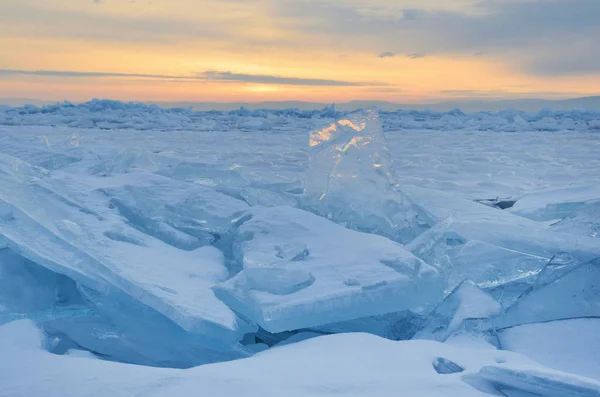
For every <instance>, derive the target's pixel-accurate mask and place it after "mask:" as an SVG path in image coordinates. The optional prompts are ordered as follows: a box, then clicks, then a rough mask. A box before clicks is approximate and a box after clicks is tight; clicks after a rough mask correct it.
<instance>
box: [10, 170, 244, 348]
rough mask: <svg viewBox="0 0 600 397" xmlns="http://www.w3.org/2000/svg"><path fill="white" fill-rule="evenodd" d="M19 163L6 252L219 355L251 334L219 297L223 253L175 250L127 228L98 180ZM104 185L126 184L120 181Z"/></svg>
mask: <svg viewBox="0 0 600 397" xmlns="http://www.w3.org/2000/svg"><path fill="white" fill-rule="evenodd" d="M14 164H19V167H15V166H14V165H10V164H9V165H8V166H4V167H0V185H1V186H2V188H3V189H2V191H0V204H1V205H0V207H1V208H2V211H1V213H2V217H1V218H0V246H7V247H8V248H10V249H11V250H12V251H13V252H15V253H17V254H19V255H20V256H22V257H24V258H26V259H28V260H30V261H32V262H35V263H36V264H38V265H40V266H43V267H46V268H48V269H49V270H52V271H53V272H55V273H58V274H63V275H65V276H66V277H68V278H69V279H71V280H73V281H75V282H76V283H77V284H78V285H81V286H84V287H87V288H89V289H90V290H92V291H96V292H98V293H99V294H100V295H102V296H109V297H118V296H119V294H124V296H126V297H130V298H131V299H133V302H135V304H137V305H140V308H142V307H143V306H147V307H149V308H151V309H152V310H155V311H156V312H158V313H160V314H161V315H162V316H164V317H166V318H168V319H169V320H170V321H172V322H174V323H175V324H177V326H179V327H181V328H182V329H184V330H186V331H187V332H190V333H193V334H199V335H202V336H203V338H204V343H205V344H207V345H210V346H211V348H213V347H214V348H219V347H222V348H223V349H225V350H228V349H230V348H231V347H232V346H233V345H234V344H235V343H236V342H237V340H239V338H240V336H241V335H242V334H243V333H245V332H246V331H247V330H248V329H250V328H249V327H248V326H247V324H246V323H245V322H244V321H242V320H240V319H238V318H237V316H236V315H235V314H234V313H233V312H232V311H231V310H230V309H229V308H228V307H227V306H226V305H225V304H223V303H222V302H220V301H219V300H218V299H217V298H216V297H215V295H214V293H213V291H212V290H211V287H212V285H214V283H216V282H219V281H223V280H225V279H226V278H227V277H228V275H229V272H228V269H227V267H226V266H225V259H224V256H223V253H222V252H220V251H219V250H218V249H217V248H215V247H212V246H207V247H202V248H200V249H195V250H191V251H183V250H179V249H176V248H174V247H171V246H169V245H167V244H165V243H164V242H163V241H161V240H158V239H155V238H153V237H151V236H148V235H147V234H144V233H141V232H139V231H138V230H136V229H135V228H134V227H132V226H131V225H130V224H128V223H126V222H124V221H123V219H122V218H121V217H120V216H119V214H118V213H117V212H116V211H115V210H113V209H110V208H109V205H108V201H109V198H108V197H107V196H106V195H104V194H101V193H99V191H98V190H97V188H98V186H99V184H98V181H94V184H92V185H88V182H89V181H88V180H87V179H85V178H82V179H80V178H75V179H73V178H74V177H71V176H67V175H64V174H63V175H53V176H52V177H48V176H45V175H46V174H43V173H42V174H40V173H39V172H37V171H36V169H35V168H34V167H30V166H27V165H23V164H21V163H18V162H15V163H14ZM129 175H130V176H131V175H133V174H129ZM131 178H138V179H142V178H140V176H139V175H133V176H131ZM102 181H104V183H105V184H107V185H109V184H117V185H118V184H119V183H120V182H119V180H118V178H117V180H116V181H115V180H111V179H110V178H103V179H102ZM100 186H101V185H100ZM105 186H106V185H105ZM216 201H217V202H218V199H217V200H216ZM40 203H43V205H40ZM188 204H190V205H189V206H190V207H192V208H193V203H188ZM111 232H112V233H111ZM123 236H125V237H126V238H122V237H123ZM96 303H97V302H96ZM140 308H139V309H140ZM115 310H116V311H118V310H119V308H118V305H117V306H115ZM132 312H136V310H135V309H134V310H132ZM138 312H141V310H138ZM104 314H105V315H107V316H109V317H110V316H111V315H115V314H116V313H114V312H111V311H110V310H109V311H108V312H107V313H104Z"/></svg>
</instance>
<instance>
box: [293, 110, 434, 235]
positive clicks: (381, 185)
mask: <svg viewBox="0 0 600 397" xmlns="http://www.w3.org/2000/svg"><path fill="white" fill-rule="evenodd" d="M309 145H310V148H309V153H310V164H309V169H308V173H307V174H306V179H305V185H304V188H305V193H306V196H307V199H308V202H307V203H306V206H307V208H309V209H310V210H311V211H313V212H315V213H317V214H319V215H321V216H325V217H327V218H329V219H331V220H333V221H335V222H337V223H342V224H344V225H346V226H348V227H351V228H354V229H357V230H360V231H363V232H368V233H374V234H380V235H383V236H386V237H389V238H391V239H392V240H395V241H399V242H402V243H406V242H408V241H410V240H412V239H413V238H415V237H416V236H418V235H419V234H420V233H421V232H422V231H423V230H425V229H427V228H428V227H429V226H430V224H431V222H430V219H428V218H427V217H426V216H425V215H424V214H423V213H421V212H420V211H419V209H418V207H416V206H415V205H414V204H413V203H412V201H411V200H410V199H409V198H408V197H407V196H406V195H405V194H404V193H402V191H400V190H399V189H398V188H397V186H396V183H397V180H396V176H395V172H394V167H393V164H392V160H391V157H390V153H389V150H388V148H387V143H386V139H385V136H384V133H383V129H382V127H381V121H380V119H379V114H378V111H377V110H376V109H368V110H361V111H356V112H353V113H350V114H348V115H347V116H346V117H343V118H340V119H337V120H336V121H334V122H332V123H329V124H328V125H327V126H324V127H322V128H319V129H316V130H314V131H312V132H311V134H310V141H309Z"/></svg>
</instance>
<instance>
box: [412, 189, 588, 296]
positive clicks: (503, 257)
mask: <svg viewBox="0 0 600 397" xmlns="http://www.w3.org/2000/svg"><path fill="white" fill-rule="evenodd" d="M404 190H405V191H406V193H407V194H408V195H409V196H410V197H411V198H412V199H413V201H415V202H417V203H418V204H419V206H420V207H422V208H423V210H424V211H426V212H427V213H428V214H429V215H430V216H431V217H432V218H434V219H435V220H436V221H437V222H439V223H438V224H437V225H436V226H434V227H433V228H431V229H430V230H428V231H426V232H425V233H423V234H422V235H421V236H419V237H418V238H417V239H415V240H414V241H412V242H411V243H410V244H409V245H408V246H407V248H408V249H409V250H410V251H411V252H413V253H414V254H415V255H417V256H419V257H420V258H422V259H424V260H425V261H428V262H429V263H431V264H432V265H437V266H439V267H440V269H441V270H442V271H443V272H446V273H449V276H450V284H451V285H450V287H453V284H456V283H458V282H460V281H461V280H462V279H464V278H468V279H470V280H472V281H474V282H475V283H476V284H477V285H479V286H480V287H484V288H493V287H495V286H498V285H501V284H506V283H508V282H512V281H515V280H519V279H525V278H529V280H530V281H531V282H533V280H534V279H535V276H536V274H537V273H539V272H540V270H541V269H542V268H543V267H544V266H545V265H546V263H547V262H548V261H549V260H550V259H551V258H552V257H553V256H554V255H555V254H556V253H558V252H568V253H570V254H571V255H573V256H574V257H575V258H577V259H580V260H583V261H585V260H591V259H593V258H595V257H597V256H600V244H598V240H596V239H593V238H589V237H585V236H573V235H568V234H562V233H557V232H554V231H552V230H550V229H549V228H548V227H547V226H545V225H544V224H541V223H538V222H535V221H532V220H529V219H526V218H523V217H520V216H516V215H513V214H510V213H508V212H506V211H501V210H497V209H494V208H491V207H488V206H485V205H482V204H478V203H475V202H472V201H470V200H466V199H463V198H461V197H458V196H455V195H452V194H447V193H443V192H439V191H435V190H430V189H424V188H420V187H416V186H404ZM521 292H522V291H521Z"/></svg>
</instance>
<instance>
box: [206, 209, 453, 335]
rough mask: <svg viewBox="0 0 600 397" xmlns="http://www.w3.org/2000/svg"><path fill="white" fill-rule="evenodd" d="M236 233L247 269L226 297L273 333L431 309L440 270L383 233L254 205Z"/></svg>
mask: <svg viewBox="0 0 600 397" xmlns="http://www.w3.org/2000/svg"><path fill="white" fill-rule="evenodd" d="M248 217H250V219H249V220H248V221H246V222H245V223H243V224H242V225H241V226H240V228H239V230H238V232H237V239H238V240H237V245H238V250H239V252H240V254H241V260H242V261H243V271H241V272H240V273H239V274H238V275H236V276H235V277H234V278H232V279H230V280H228V281H227V282H225V283H222V284H220V285H219V286H218V287H216V289H215V291H216V292H217V295H218V296H219V298H220V299H221V300H223V301H224V302H225V303H227V305H228V306H229V307H231V308H232V309H233V310H235V311H236V312H238V313H241V314H242V315H243V316H244V317H246V318H249V319H251V320H253V321H255V322H256V323H258V324H259V325H260V326H261V327H262V328H264V329H265V330H267V331H270V332H280V331H286V330H293V329H299V328H306V327H314V326H318V325H322V324H328V323H332V322H336V321H344V320H351V319H357V318H361V317H366V316H370V315H378V314H385V313H389V312H395V311H399V310H404V309H417V308H425V307H427V306H429V305H432V304H434V303H435V302H436V301H437V300H438V299H439V298H440V296H441V293H442V289H443V283H442V280H441V278H440V275H439V274H438V272H437V271H436V270H435V269H434V268H432V267H431V266H429V265H427V264H426V263H425V262H423V261H421V260H420V259H418V258H416V257H415V256H413V255H412V254H411V253H410V252H408V251H406V250H405V249H404V248H403V247H402V246H401V245H400V244H398V243H395V242H393V241H391V240H389V239H387V238H385V237H381V236H377V235H373V234H366V233H359V232H356V231H353V230H350V229H346V228H344V227H342V226H340V225H337V224H335V223H333V222H331V221H328V220H327V219H325V218H322V217H319V216H316V215H314V214H311V213H309V212H306V211H302V210H299V209H294V208H290V207H272V208H260V209H259V208H256V209H252V210H251V211H250V212H249V213H248Z"/></svg>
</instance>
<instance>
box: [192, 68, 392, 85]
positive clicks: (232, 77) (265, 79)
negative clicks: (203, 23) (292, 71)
mask: <svg viewBox="0 0 600 397" xmlns="http://www.w3.org/2000/svg"><path fill="white" fill-rule="evenodd" d="M200 75H201V76H202V77H203V78H205V79H206V80H213V81H239V82H245V83H258V84H281V85H306V86H347V87H356V86H384V85H387V84H383V83H368V82H354V81H345V80H327V79H307V78H300V77H282V76H273V75H256V74H244V73H232V72H217V71H209V72H204V73H201V74H200Z"/></svg>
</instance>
